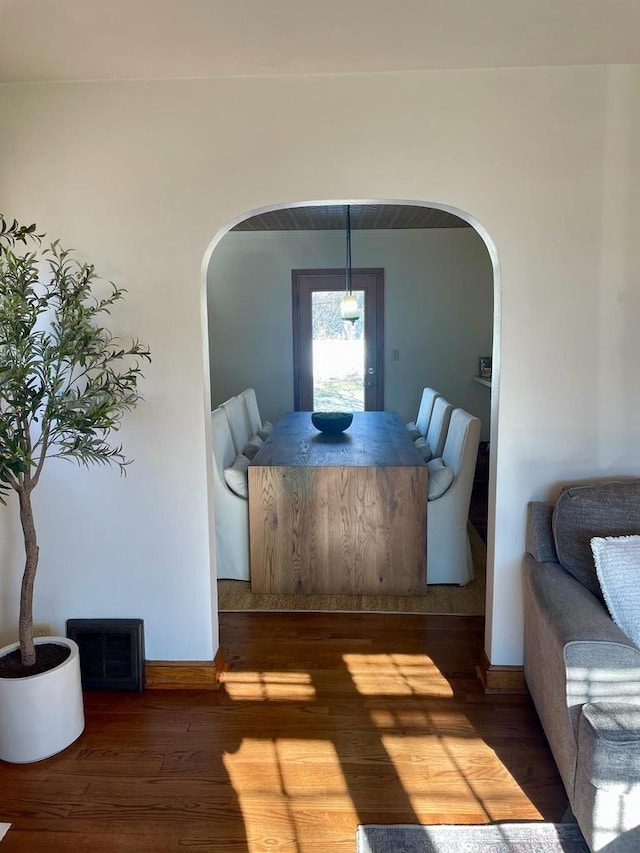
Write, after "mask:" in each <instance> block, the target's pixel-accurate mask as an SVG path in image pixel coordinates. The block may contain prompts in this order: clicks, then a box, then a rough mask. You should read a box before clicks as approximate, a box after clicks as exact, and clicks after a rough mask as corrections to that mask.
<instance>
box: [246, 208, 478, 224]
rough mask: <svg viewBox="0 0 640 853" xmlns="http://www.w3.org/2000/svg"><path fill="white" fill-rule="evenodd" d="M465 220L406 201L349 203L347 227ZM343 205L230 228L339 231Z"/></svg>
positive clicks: (282, 213) (266, 216)
mask: <svg viewBox="0 0 640 853" xmlns="http://www.w3.org/2000/svg"><path fill="white" fill-rule="evenodd" d="M470 227H471V226H470V225H469V223H468V222H465V220H464V219H460V217H459V216H455V215H454V214H453V213H447V211H445V210H438V209H436V208H434V207H420V206H417V205H408V204H352V205H351V228H352V229H353V230H363V229H371V230H375V229H384V230H386V229H406V228H470ZM345 228H346V205H344V204H335V205H329V204H327V205H312V206H309V207H288V208H283V209H281V210H272V211H269V212H268V213H260V214H258V215H257V216H251V217H249V219H245V220H244V221H243V222H240V223H239V224H238V225H236V226H235V228H232V229H231V230H232V231H343V230H344V229H345Z"/></svg>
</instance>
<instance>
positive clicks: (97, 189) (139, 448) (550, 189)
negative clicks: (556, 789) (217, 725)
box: [0, 66, 640, 664]
mask: <svg viewBox="0 0 640 853" xmlns="http://www.w3.org/2000/svg"><path fill="white" fill-rule="evenodd" d="M0 115H2V116H3V124H2V129H1V130H0V134H1V135H0V147H1V149H2V152H3V156H2V158H1V159H0V197H1V198H2V202H3V208H4V212H5V213H6V214H8V215H11V216H13V215H17V216H19V217H21V218H24V219H26V220H36V221H37V222H38V223H39V225H40V226H41V227H43V228H45V229H46V230H47V231H48V232H49V234H50V235H51V236H52V237H54V236H55V237H62V238H63V239H64V241H65V242H66V243H67V244H69V245H72V246H75V247H78V248H79V249H80V250H81V251H82V252H83V253H85V254H86V255H87V257H89V258H91V259H93V260H94V261H95V262H96V263H97V266H98V269H99V271H101V272H102V273H103V274H104V275H106V276H108V277H111V278H114V279H115V280H116V281H117V282H118V283H119V284H121V285H123V286H124V287H126V288H127V289H128V291H129V293H128V302H127V305H126V311H124V312H119V313H118V316H117V317H116V318H114V322H115V324H116V327H117V330H118V331H119V332H120V333H122V334H127V335H128V334H137V335H140V337H141V338H142V339H144V340H146V341H147V342H148V343H149V344H150V346H151V349H152V352H153V355H154V361H153V365H152V366H151V368H150V369H149V370H148V378H147V380H146V381H145V383H144V389H143V392H144V394H145V397H146V402H145V403H144V404H142V405H141V406H140V407H139V408H138V409H137V410H136V412H135V413H134V414H133V415H132V416H131V417H130V418H128V419H127V420H126V422H125V425H124V427H123V429H122V433H121V438H122V441H123V442H124V444H125V446H126V447H127V450H128V452H129V453H130V454H131V455H132V456H133V457H134V458H135V459H136V462H135V464H134V466H133V467H132V469H131V473H130V476H129V478H128V479H127V480H126V481H121V480H120V479H119V477H118V476H117V474H116V473H115V472H109V471H105V470H102V469H100V470H90V471H88V472H85V471H82V470H77V469H75V468H71V467H63V466H62V465H60V466H55V465H54V466H52V467H51V468H50V469H49V470H48V471H45V475H44V479H43V481H42V482H41V485H40V486H39V487H38V489H39V493H38V495H37V496H36V500H37V506H36V509H37V511H38V516H39V519H40V533H41V537H40V538H41V546H42V561H43V566H42V575H41V577H40V578H39V581H38V587H37V591H36V617H37V618H38V619H48V620H49V621H53V622H54V623H56V624H57V625H58V626H62V622H63V620H64V618H66V617H67V616H74V617H82V616H91V615H94V614H97V615H103V616H106V615H109V616H122V615H129V616H142V617H144V618H145V622H146V629H147V642H148V649H147V651H148V656H149V657H150V658H177V659H180V658H183V659H198V658H210V657H211V655H212V653H213V651H214V650H215V647H216V646H217V621H216V619H215V586H214V585H213V584H212V581H211V578H212V576H215V566H214V565H212V562H211V558H210V549H209V529H208V516H209V505H208V493H207V478H206V459H207V440H206V424H207V412H208V408H209V393H208V387H209V384H208V383H209V379H208V375H207V370H206V367H205V365H206V361H207V359H206V355H205V351H206V346H205V345H204V343H203V342H204V340H206V338H205V337H204V335H205V334H206V331H203V305H204V299H203V298H202V297H203V294H204V277H203V273H202V263H203V259H204V261H205V263H206V262H207V261H208V255H207V248H208V246H209V244H210V241H211V240H212V237H214V235H216V234H219V233H221V230H222V229H224V228H225V227H227V226H228V225H229V224H230V223H233V222H235V221H238V220H239V219H240V218H242V217H244V216H245V215H246V214H247V213H249V212H251V211H255V210H259V209H261V208H263V207H268V206H288V205H289V204H290V203H292V202H295V201H305V200H313V201H315V200H317V201H332V200H367V199H389V200H394V199H395V200H402V199H404V200H413V201H423V202H425V203H427V204H433V203H444V204H449V205H451V206H453V207H455V208H457V209H460V210H462V211H466V212H467V213H468V214H470V215H471V216H473V217H475V218H476V220H477V221H478V222H479V223H480V224H481V225H482V226H483V227H484V228H485V229H486V230H487V232H488V234H489V235H490V237H491V239H492V241H493V243H494V245H495V247H496V250H497V255H498V258H499V270H500V273H501V282H500V286H501V290H502V294H501V302H500V304H501V317H500V324H499V328H498V331H499V332H500V337H499V340H500V341H501V347H500V352H499V353H498V352H497V351H495V352H494V357H496V356H498V355H499V356H500V358H499V361H500V366H501V371H500V383H499V388H498V389H497V390H498V391H499V397H500V399H499V411H498V410H497V409H496V408H495V406H496V405H497V396H498V395H497V393H496V394H494V416H495V417H496V420H495V422H494V427H495V429H494V430H493V432H492V435H493V436H494V437H497V444H496V443H495V439H494V451H495V452H494V456H493V461H494V465H495V466H496V475H497V480H496V483H495V497H496V512H495V526H496V537H495V548H494V547H493V546H492V544H491V540H490V560H491V566H490V574H491V578H492V582H490V585H489V630H488V636H487V652H488V654H489V658H490V660H491V661H492V662H493V663H495V664H512V663H518V662H519V661H520V660H521V636H522V614H521V607H520V600H521V599H520V595H521V593H520V589H521V587H520V567H521V555H522V551H523V545H524V519H525V507H526V503H527V501H528V500H530V499H532V498H544V497H546V496H548V495H550V494H551V493H554V492H555V491H556V489H557V487H558V485H559V484H560V483H561V482H563V481H566V480H568V479H571V478H575V477H585V476H592V475H600V476H606V475H609V474H619V473H623V472H624V473H627V474H639V473H640V457H639V453H638V424H639V420H640V418H639V415H640V409H639V406H640V379H639V377H640V371H638V364H639V363H640V336H638V334H637V329H638V326H639V322H638V321H639V316H638V315H639V310H640V297H639V288H638V274H639V273H640V242H639V241H638V240H637V239H636V236H637V234H638V233H640V227H639V226H640V222H639V221H638V219H639V211H640V204H638V201H639V197H640V133H639V122H640V71H639V69H638V68H637V67H635V66H634V67H629V68H625V67H620V68H607V67H592V68H588V67H576V68H561V67H559V68H549V69H507V70H486V71H445V72H433V73H420V74H418V73H417V74H391V75H385V74H377V75H371V76H367V75H358V76H352V77H340V76H333V77H331V76H330V77H304V78H296V77H291V78H284V77H282V78H274V79H249V78H245V79H231V80H221V79H220V80H210V81H207V80H194V81H183V82H153V83H138V82H131V83H119V84H109V83H105V84H99V83H98V84H75V85H57V84H54V85H19V86H15V87H5V88H2V89H1V90H0ZM345 117H348V121H345ZM494 364H496V361H495V360H494ZM0 518H1V519H2V521H1V522H0V523H1V524H2V529H1V534H2V540H1V542H0V558H1V559H2V567H3V575H4V582H3V600H2V602H0V617H1V618H2V620H3V624H4V625H5V626H6V625H8V624H9V622H10V621H11V618H12V617H13V615H14V614H15V604H14V601H15V592H16V588H17V585H18V581H17V580H16V579H15V578H16V576H17V574H18V570H19V567H20V566H19V564H20V562H21V557H20V550H19V544H18V539H17V532H16V525H15V523H13V522H12V521H11V519H12V516H11V515H10V514H9V513H7V512H5V511H3V510H2V511H0ZM12 578H13V580H12ZM7 596H8V597H7ZM212 599H213V603H214V616H213V618H212V612H211V601H212Z"/></svg>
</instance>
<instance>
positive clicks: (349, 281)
mask: <svg viewBox="0 0 640 853" xmlns="http://www.w3.org/2000/svg"><path fill="white" fill-rule="evenodd" d="M351 282H352V276H351V205H350V204H348V205H347V293H348V294H349V296H351V293H352V288H351Z"/></svg>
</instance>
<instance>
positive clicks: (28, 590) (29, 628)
mask: <svg viewBox="0 0 640 853" xmlns="http://www.w3.org/2000/svg"><path fill="white" fill-rule="evenodd" d="M18 496H19V499H20V522H21V524H22V532H23V534H24V551H25V564H24V574H23V576H22V589H21V591H20V619H19V622H18V639H19V640H20V654H21V656H22V663H23V664H24V666H33V664H34V663H35V662H36V649H35V646H34V644H33V583H34V581H35V578H36V569H37V568H38V552H39V550H40V549H39V548H38V540H37V537H36V527H35V524H34V521H33V509H32V506H31V489H29V488H28V487H24V486H23V487H22V488H21V489H19V491H18Z"/></svg>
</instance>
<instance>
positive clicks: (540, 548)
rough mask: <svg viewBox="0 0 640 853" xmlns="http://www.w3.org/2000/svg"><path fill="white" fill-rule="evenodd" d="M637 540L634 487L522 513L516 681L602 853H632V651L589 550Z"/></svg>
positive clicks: (635, 694)
mask: <svg viewBox="0 0 640 853" xmlns="http://www.w3.org/2000/svg"><path fill="white" fill-rule="evenodd" d="M639 533H640V480H625V481H620V482H607V483H597V484H593V483H591V484H579V485H575V486H571V487H569V488H567V489H564V490H563V491H562V493H561V494H560V496H559V498H558V500H557V502H556V505H555V506H552V505H549V504H544V503H532V504H529V507H528V523H527V554H526V556H525V560H524V614H525V639H524V672H525V678H526V681H527V686H528V688H529V691H530V693H531V696H532V698H533V701H534V703H535V707H536V710H537V712H538V716H539V717H540V721H541V723H542V726H543V728H544V731H545V734H546V736H547V740H548V741H549V745H550V747H551V751H552V753H553V756H554V758H555V761H556V764H557V766H558V770H559V772H560V775H561V777H562V781H563V783H564V786H565V789H566V792H567V796H568V799H569V803H570V806H571V809H572V811H573V813H574V815H575V817H576V820H577V822H578V824H579V826H580V829H581V830H582V832H583V834H584V836H585V838H586V840H587V843H588V844H589V847H590V849H591V850H593V851H607V853H622V851H624V853H627V851H629V853H631V851H640V648H638V646H637V645H635V644H634V643H633V642H632V641H631V639H630V638H629V636H627V634H625V633H624V632H623V631H622V630H621V629H620V627H618V625H617V624H615V623H614V621H613V620H612V618H611V616H610V615H609V611H608V609H607V606H606V605H605V603H604V597H603V593H602V590H601V587H600V584H599V581H598V575H597V574H596V569H595V563H594V558H593V554H592V551H591V544H590V543H591V538H592V537H594V536H606V537H623V536H624V537H626V536H632V535H634V534H639ZM636 568H637V581H638V583H639V584H640V566H637V567H636ZM636 588H637V587H636ZM606 591H607V593H608V590H606ZM607 600H609V598H607ZM618 621H620V620H618Z"/></svg>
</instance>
